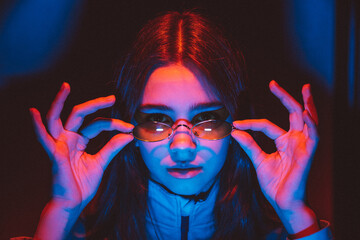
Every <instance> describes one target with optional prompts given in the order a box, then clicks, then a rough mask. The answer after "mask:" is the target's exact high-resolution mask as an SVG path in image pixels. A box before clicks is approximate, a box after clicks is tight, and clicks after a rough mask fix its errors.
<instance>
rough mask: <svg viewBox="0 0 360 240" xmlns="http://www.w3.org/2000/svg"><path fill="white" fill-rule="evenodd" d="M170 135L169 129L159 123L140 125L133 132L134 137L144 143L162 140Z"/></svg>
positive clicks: (170, 130)
mask: <svg viewBox="0 0 360 240" xmlns="http://www.w3.org/2000/svg"><path fill="white" fill-rule="evenodd" d="M171 133H172V129H171V127H170V126H168V125H166V124H164V123H161V122H145V123H141V124H139V125H137V126H136V127H135V128H134V130H133V135H134V137H135V138H137V139H139V140H141V141H145V142H156V141H161V140H164V139H165V138H167V137H169V136H170V135H171Z"/></svg>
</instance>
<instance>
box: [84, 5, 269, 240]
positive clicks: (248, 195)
mask: <svg viewBox="0 0 360 240" xmlns="http://www.w3.org/2000/svg"><path fill="white" fill-rule="evenodd" d="M172 63H181V64H183V65H185V66H187V65H193V66H196V67H197V68H198V69H200V70H201V71H202V72H203V73H204V74H205V76H207V79H208V81H207V83H206V84H208V86H209V87H210V88H211V89H212V90H213V92H214V93H215V94H216V95H217V96H218V98H219V99H220V100H221V102H222V103H223V104H224V105H225V107H226V108H227V110H228V111H229V113H230V115H231V116H232V118H233V119H243V118H249V117H251V116H252V111H251V104H250V102H249V97H248V94H247V91H246V87H245V84H246V74H245V66H244V60H243V56H242V54H241V52H240V51H238V50H236V49H235V48H233V47H232V45H230V44H229V42H228V40H227V39H226V38H225V37H224V35H223V33H222V32H221V30H220V28H219V27H216V26H215V25H214V24H211V23H210V22H209V21H208V20H207V19H206V18H204V17H202V16H201V15H200V14H198V13H195V12H184V13H178V12H168V13H166V14H163V15H161V16H159V17H157V18H155V19H153V20H151V21H150V22H148V23H147V24H146V25H145V26H144V27H143V28H142V30H141V31H140V33H139V35H138V37H137V40H136V41H135V43H134V45H133V47H132V49H131V51H130V53H129V54H128V55H127V57H126V59H125V61H124V63H123V65H122V67H121V68H119V73H118V79H117V84H116V99H117V100H116V103H115V105H114V108H113V109H114V110H113V117H114V118H119V119H122V120H124V121H127V122H130V121H131V120H132V118H133V116H134V113H135V111H136V109H137V107H138V106H139V103H140V99H141V97H142V93H143V91H144V88H145V85H146V81H147V79H148V77H149V75H150V74H151V73H152V72H153V71H154V70H155V69H156V68H158V67H160V66H166V65H169V64H172ZM148 176H149V173H148V170H147V168H146V166H145V164H144V162H143V160H142V158H141V155H140V153H139V151H138V150H137V149H136V147H135V145H134V143H133V142H132V143H130V144H128V145H127V146H126V147H125V148H124V149H123V150H122V151H121V152H120V153H119V154H118V156H117V157H116V158H115V159H113V160H112V162H111V164H110V165H109V167H108V170H107V171H106V173H105V176H104V180H103V182H102V185H101V187H100V190H99V191H98V194H97V197H96V198H95V200H94V201H93V202H92V205H91V206H90V207H89V209H93V208H94V207H95V208H94V209H95V211H93V214H92V216H93V217H91V216H90V217H89V219H90V221H89V222H92V223H94V224H92V227H91V228H92V229H93V230H92V232H91V233H92V234H90V235H91V237H92V238H94V239H103V238H109V239H113V238H117V239H145V238H146V236H145V214H146V209H147V205H146V198H147V184H148V182H147V181H148ZM90 212H91V211H90ZM267 213H268V203H267V202H266V200H265V198H264V197H263V195H262V194H261V191H260V188H259V185H258V182H257V179H256V174H255V171H254V169H253V166H252V164H251V161H250V160H249V159H248V157H247V155H246V154H245V153H244V151H243V150H242V149H241V148H240V147H239V145H238V144H237V143H236V141H231V143H230V146H229V150H228V156H227V160H226V162H225V164H224V166H223V169H222V170H221V172H220V190H219V194H218V197H217V202H216V205H215V210H214V214H215V219H216V231H215V234H214V236H213V239H235V238H237V239H261V238H263V236H264V234H266V232H267V231H268V230H269V226H270V225H269V222H271V221H270V220H271V218H270V217H269V215H268V214H267ZM91 219H93V221H91ZM270 227H271V226H270Z"/></svg>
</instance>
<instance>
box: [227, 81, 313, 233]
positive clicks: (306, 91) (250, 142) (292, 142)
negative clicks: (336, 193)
mask: <svg viewBox="0 0 360 240" xmlns="http://www.w3.org/2000/svg"><path fill="white" fill-rule="evenodd" d="M269 86H270V90H271V92H272V93H273V94H274V95H275V96H277V97H278V98H279V99H280V101H281V102H282V104H283V105H284V106H285V107H286V108H287V109H288V111H289V114H290V116H289V118H290V129H289V131H285V130H283V129H282V128H280V127H278V126H276V125H275V124H274V123H272V122H270V121H269V120H266V119H253V120H242V121H235V122H234V123H233V125H234V127H235V128H236V129H237V130H234V131H233V132H232V136H233V137H234V138H235V139H236V140H237V142H238V143H239V144H240V146H241V147H242V148H243V149H244V151H245V152H246V153H247V155H248V156H249V157H250V159H251V161H252V163H253V165H254V167H255V169H256V173H257V178H258V180H259V184H260V187H261V190H262V192H263V193H264V195H265V197H266V198H267V200H268V201H269V202H270V204H271V205H272V206H273V207H274V209H275V211H276V212H277V214H278V215H279V217H280V219H281V220H282V222H283V223H284V225H285V227H286V228H287V230H288V231H290V232H297V231H299V230H300V231H301V230H302V229H303V228H304V227H305V228H306V226H302V225H309V224H310V223H311V222H313V221H314V220H315V219H314V214H313V212H312V211H311V209H309V208H308V207H306V205H305V188H306V181H307V177H308V173H309V170H310V165H311V162H312V158H313V155H314V153H315V150H316V146H317V143H318V140H319V137H318V134H317V130H316V125H317V122H318V117H317V113H316V109H315V106H314V103H313V99H312V96H311V93H310V85H309V84H306V85H304V86H303V89H302V95H303V100H304V107H303V106H302V105H301V104H299V103H298V102H297V101H296V100H295V99H294V98H293V97H292V96H290V94H289V93H287V92H286V91H285V90H284V89H283V88H281V87H280V86H279V85H278V84H277V83H276V82H275V81H271V82H270V84H269ZM244 130H253V131H260V132H263V133H264V134H265V135H266V136H268V137H269V138H271V139H273V140H274V141H275V145H276V148H277V150H276V151H275V152H273V153H271V154H267V153H265V152H264V151H263V150H262V149H261V148H260V147H259V145H258V144H257V143H256V142H255V141H254V139H253V138H252V137H251V135H250V134H248V133H247V132H245V131H244ZM299 218H300V219H299ZM299 221H300V222H302V223H301V224H300V225H297V223H298V222H299ZM307 222H309V223H307ZM287 225H288V226H287Z"/></svg>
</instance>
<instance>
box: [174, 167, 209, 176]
mask: <svg viewBox="0 0 360 240" xmlns="http://www.w3.org/2000/svg"><path fill="white" fill-rule="evenodd" d="M167 171H168V173H169V174H170V175H171V176H173V177H175V178H180V179H189V178H193V177H195V176H196V175H198V174H199V173H201V172H203V170H202V167H188V168H168V169H167Z"/></svg>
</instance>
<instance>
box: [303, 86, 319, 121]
mask: <svg viewBox="0 0 360 240" xmlns="http://www.w3.org/2000/svg"><path fill="white" fill-rule="evenodd" d="M302 95H303V99H304V106H305V109H306V110H307V111H308V113H309V114H310V116H311V118H312V119H313V120H314V122H315V124H316V125H318V124H319V118H318V115H317V111H316V107H315V104H314V99H313V97H312V94H311V90H310V84H305V85H304V86H303V88H302Z"/></svg>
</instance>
